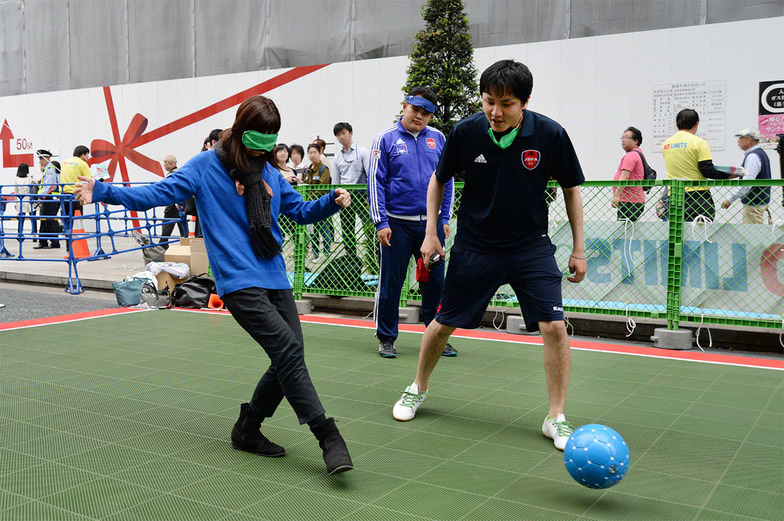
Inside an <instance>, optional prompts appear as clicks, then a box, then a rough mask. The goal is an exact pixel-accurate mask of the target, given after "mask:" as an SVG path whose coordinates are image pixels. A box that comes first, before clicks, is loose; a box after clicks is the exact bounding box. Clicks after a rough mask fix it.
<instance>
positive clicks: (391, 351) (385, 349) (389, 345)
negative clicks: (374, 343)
mask: <svg viewBox="0 0 784 521" xmlns="http://www.w3.org/2000/svg"><path fill="white" fill-rule="evenodd" d="M378 354H379V355H380V356H381V358H395V357H396V356H397V351H396V350H395V341H394V340H382V341H381V343H380V344H378Z"/></svg>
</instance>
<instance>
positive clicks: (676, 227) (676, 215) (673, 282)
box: [667, 180, 685, 329]
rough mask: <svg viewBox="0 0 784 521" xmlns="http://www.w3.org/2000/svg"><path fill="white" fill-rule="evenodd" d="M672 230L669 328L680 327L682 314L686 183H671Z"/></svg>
mask: <svg viewBox="0 0 784 521" xmlns="http://www.w3.org/2000/svg"><path fill="white" fill-rule="evenodd" d="M669 189H670V231H669V242H668V256H667V329H678V323H679V322H680V315H681V278H682V269H683V217H684V214H683V206H684V198H685V195H684V194H685V185H684V183H683V181H678V180H674V181H672V182H671V184H670V187H669Z"/></svg>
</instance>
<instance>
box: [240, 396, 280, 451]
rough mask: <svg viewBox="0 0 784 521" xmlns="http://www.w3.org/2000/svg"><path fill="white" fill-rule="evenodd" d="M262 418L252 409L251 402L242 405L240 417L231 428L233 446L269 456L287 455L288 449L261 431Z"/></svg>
mask: <svg viewBox="0 0 784 521" xmlns="http://www.w3.org/2000/svg"><path fill="white" fill-rule="evenodd" d="M261 420H262V418H261V416H259V415H258V414H256V413H255V412H253V411H252V410H251V408H250V404H248V403H243V404H242V405H240V417H239V418H238V419H237V423H235V424H234V428H233V429H232V430H231V446H232V447H234V448H235V449H237V450H244V451H247V452H253V453H254V454H258V455H260V456H265V457H267V458H279V457H280V456H285V455H286V449H284V448H283V447H281V446H280V445H276V444H275V443H272V442H271V441H270V440H268V439H267V438H266V436H264V435H263V434H262V433H261V431H259V428H260V427H261Z"/></svg>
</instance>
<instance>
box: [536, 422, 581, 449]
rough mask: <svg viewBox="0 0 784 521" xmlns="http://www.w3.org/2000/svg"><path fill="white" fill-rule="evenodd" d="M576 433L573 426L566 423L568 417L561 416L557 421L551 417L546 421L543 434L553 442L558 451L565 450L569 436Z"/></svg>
mask: <svg viewBox="0 0 784 521" xmlns="http://www.w3.org/2000/svg"><path fill="white" fill-rule="evenodd" d="M573 432H574V427H572V424H571V423H569V422H568V421H566V416H564V415H563V414H559V415H558V416H557V417H556V418H555V420H553V419H551V418H550V417H549V416H548V417H547V418H545V419H544V423H543V424H542V434H544V435H545V436H546V437H548V438H550V439H551V440H553V445H555V448H556V449H558V450H564V447H566V442H567V441H568V440H569V436H571V435H572V433H573Z"/></svg>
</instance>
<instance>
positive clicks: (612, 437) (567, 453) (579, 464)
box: [564, 423, 629, 488]
mask: <svg viewBox="0 0 784 521" xmlns="http://www.w3.org/2000/svg"><path fill="white" fill-rule="evenodd" d="M564 465H566V470H567V471H569V474H570V475H571V476H572V477H573V478H574V480H575V481H577V483H579V484H580V485H584V486H586V487H588V488H609V487H612V486H613V485H617V484H618V483H619V482H620V481H621V480H622V479H623V477H624V476H625V475H626V472H627V471H628V470H629V446H628V445H626V442H625V441H624V440H623V438H622V437H621V435H620V434H618V433H617V432H615V431H614V430H612V429H611V428H609V427H607V426H606V425H599V424H597V423H591V424H588V425H583V426H582V427H580V428H578V429H576V430H575V431H574V432H573V433H572V435H571V436H570V437H569V441H567V442H566V447H565V448H564Z"/></svg>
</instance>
